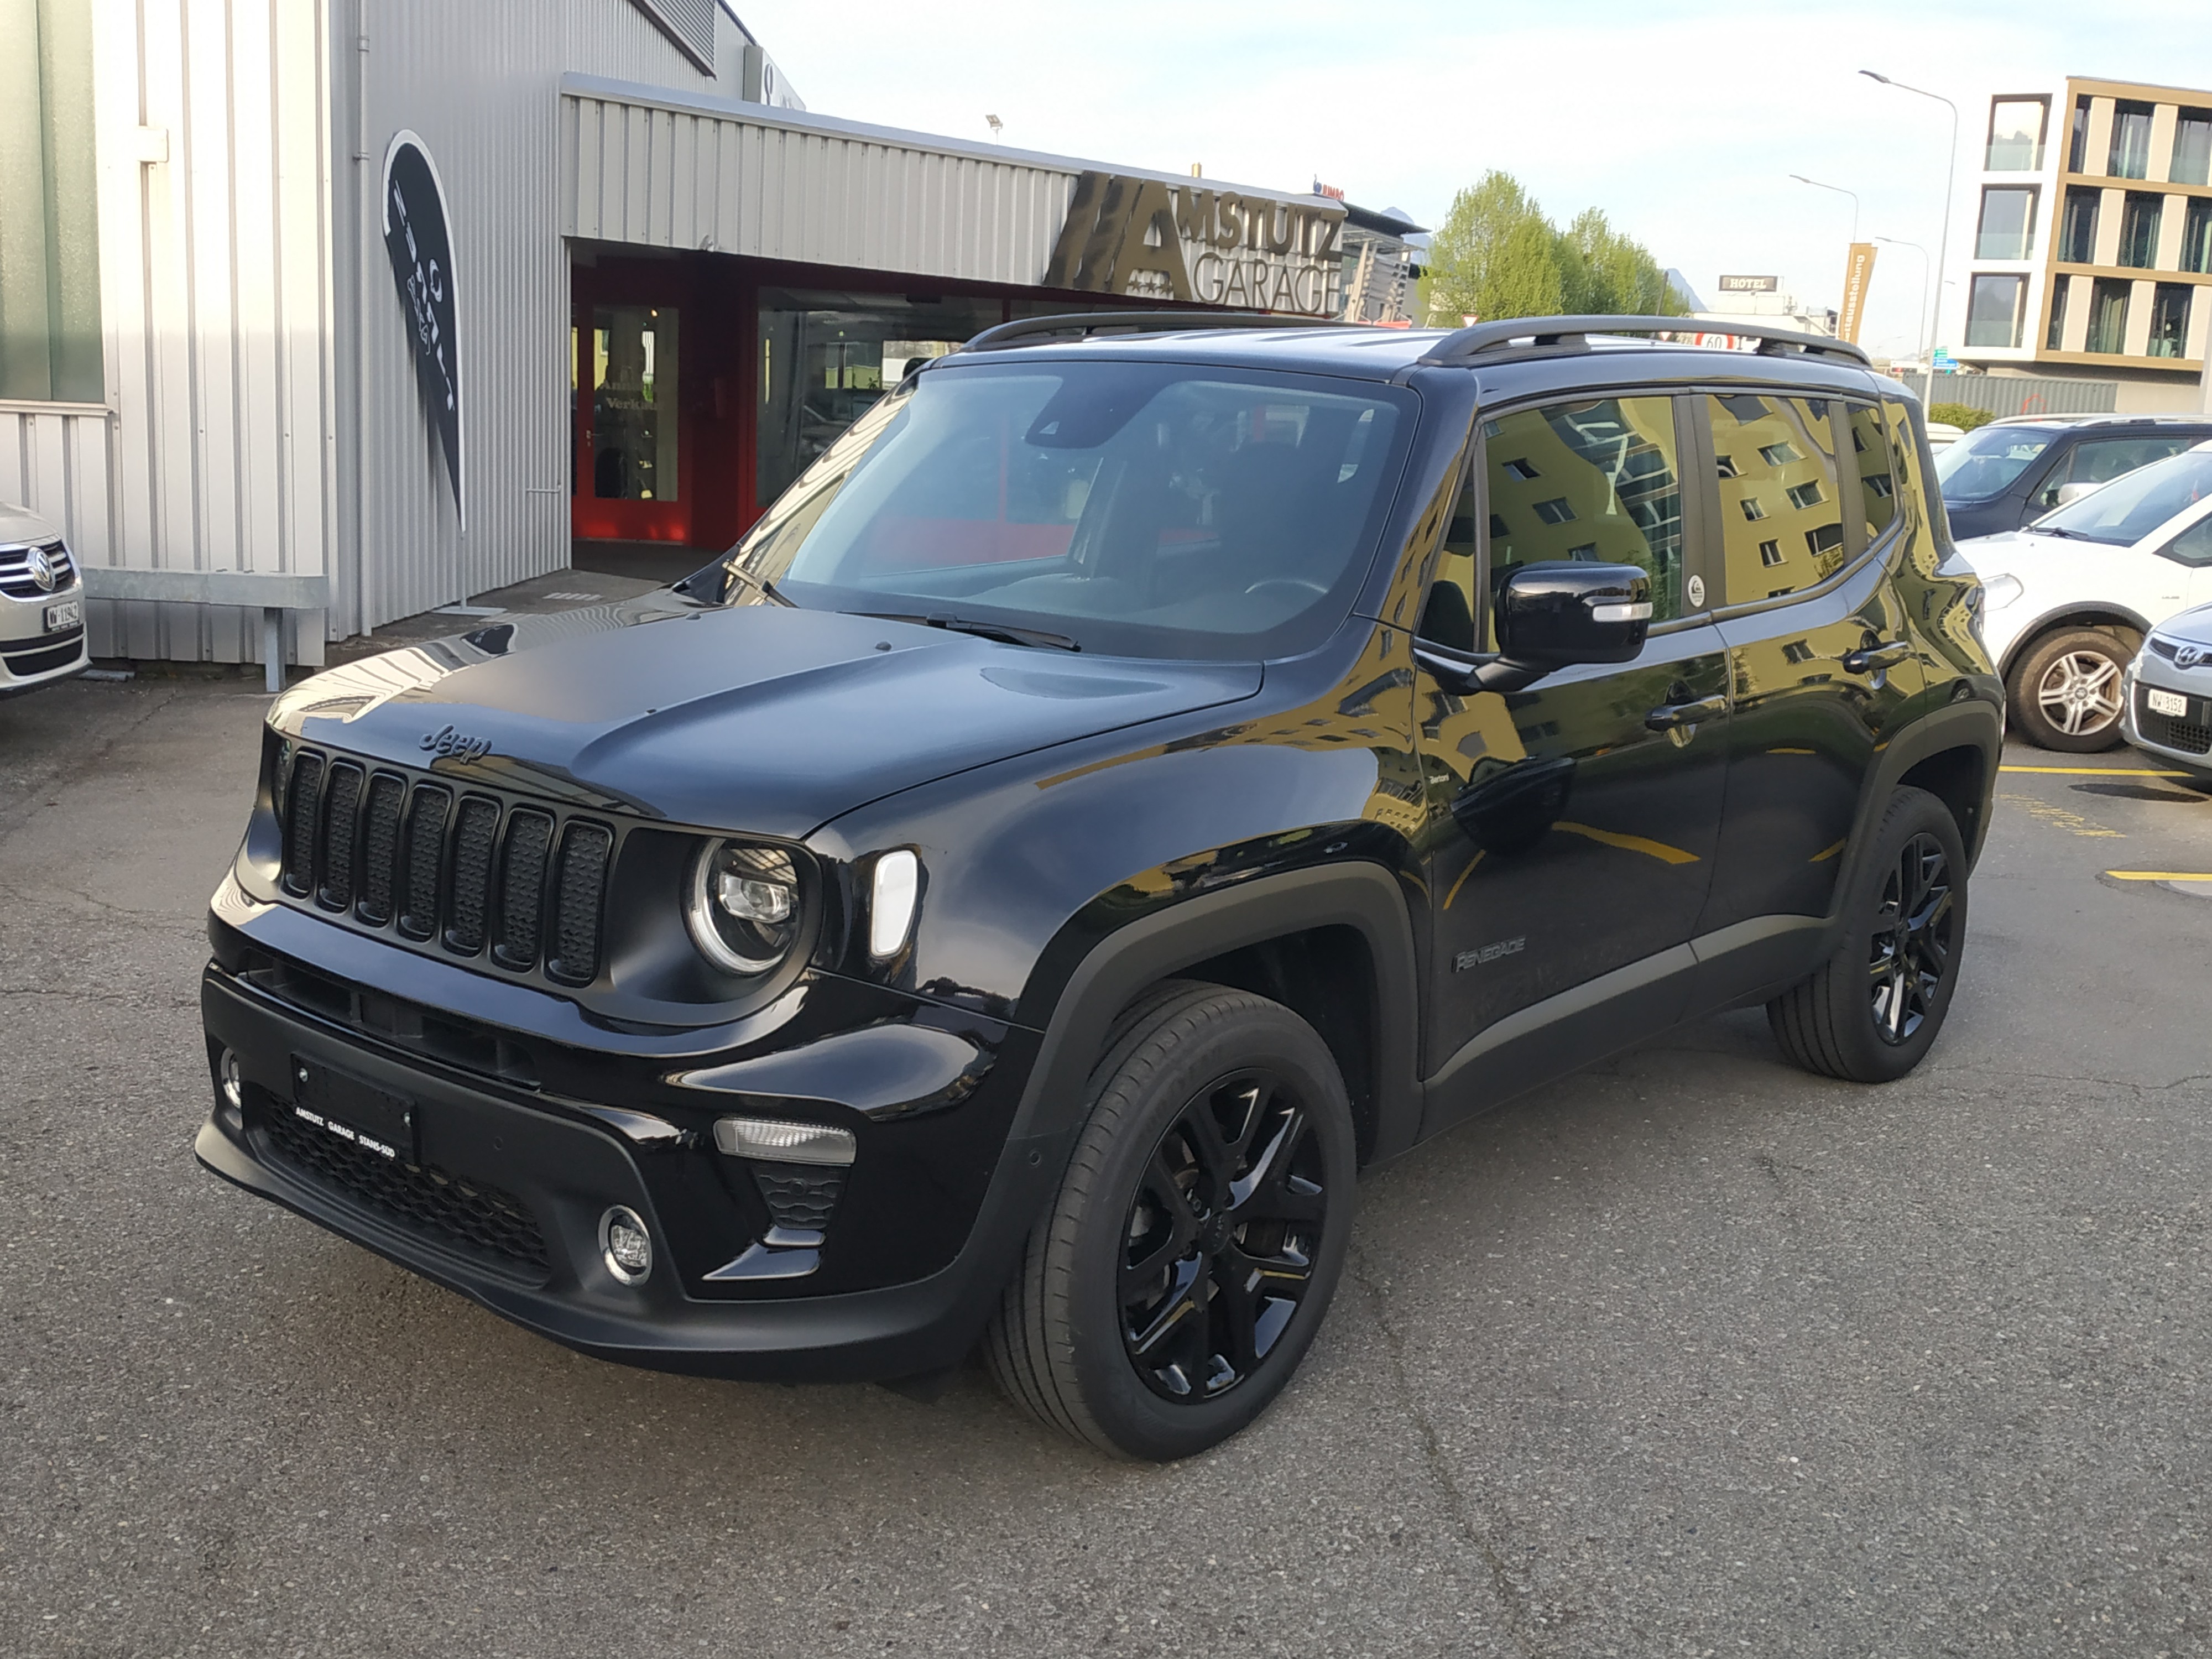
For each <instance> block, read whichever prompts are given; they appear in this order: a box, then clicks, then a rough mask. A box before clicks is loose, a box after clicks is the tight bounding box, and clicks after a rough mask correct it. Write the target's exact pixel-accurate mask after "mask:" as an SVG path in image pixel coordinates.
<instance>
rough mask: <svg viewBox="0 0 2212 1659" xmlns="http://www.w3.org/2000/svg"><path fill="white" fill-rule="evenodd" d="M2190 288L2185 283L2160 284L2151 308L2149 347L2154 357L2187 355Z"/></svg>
mask: <svg viewBox="0 0 2212 1659" xmlns="http://www.w3.org/2000/svg"><path fill="white" fill-rule="evenodd" d="M2189 288H2190V285H2189V284H2188V283H2160V284H2159V285H2158V290H2157V294H2156V296H2155V297H2154V299H2153V300H2152V301H2151V305H2150V343H2149V345H2148V347H2147V348H2146V349H2147V350H2148V352H2149V353H2150V355H2151V356H2154V357H2185V356H2188V355H2189Z"/></svg>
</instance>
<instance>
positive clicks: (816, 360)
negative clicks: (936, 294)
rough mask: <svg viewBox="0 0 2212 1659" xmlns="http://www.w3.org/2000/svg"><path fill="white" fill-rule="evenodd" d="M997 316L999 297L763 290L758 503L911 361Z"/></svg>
mask: <svg viewBox="0 0 2212 1659" xmlns="http://www.w3.org/2000/svg"><path fill="white" fill-rule="evenodd" d="M1003 316H1004V307H1003V303H1002V302H1001V301H998V300H987V299H969V298H967V297H964V296H956V297H950V298H944V299H936V298H924V297H921V296H920V295H896V294H851V293H837V292H829V291H824V290H814V289H776V288H764V289H762V290H761V294H760V365H759V369H760V379H759V393H760V428H759V430H760V435H759V443H758V447H757V461H758V471H757V474H756V490H757V498H758V500H759V501H760V502H761V504H762V505H763V506H766V505H767V504H768V503H769V502H771V501H774V500H775V498H776V497H777V496H778V495H781V494H782V493H783V492H784V490H785V489H787V488H788V487H789V486H790V484H791V483H792V481H793V479H795V478H796V477H799V474H800V473H802V472H804V471H805V470H806V469H807V468H808V467H809V466H811V465H813V463H814V461H815V459H816V458H817V457H818V456H820V455H821V453H823V451H824V450H826V449H828V448H829V444H830V441H832V440H833V439H835V438H836V435H838V434H839V433H841V432H842V431H843V430H844V429H845V428H847V427H848V426H850V425H851V424H852V423H853V422H854V421H856V420H858V419H859V418H860V416H862V415H864V414H866V412H867V411H868V410H870V409H872V407H874V405H875V403H876V400H877V399H878V398H881V397H882V396H883V395H884V392H887V391H889V390H890V388H891V387H893V386H896V385H897V384H898V383H899V379H900V377H901V376H902V374H905V372H906V370H907V368H908V365H909V364H910V363H912V362H913V361H914V360H915V358H917V357H941V356H944V355H945V353H946V352H949V351H951V350H953V349H955V348H957V347H958V346H959V345H961V344H963V343H965V342H966V341H968V340H969V339H970V338H972V337H975V335H977V334H979V333H981V331H983V330H985V329H987V328H993V327H995V326H996V325H998V324H999V323H1000V321H1001V320H1003Z"/></svg>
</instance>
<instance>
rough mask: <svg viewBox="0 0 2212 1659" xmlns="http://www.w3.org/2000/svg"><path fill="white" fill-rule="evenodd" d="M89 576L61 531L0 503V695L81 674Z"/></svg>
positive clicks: (87, 660)
mask: <svg viewBox="0 0 2212 1659" xmlns="http://www.w3.org/2000/svg"><path fill="white" fill-rule="evenodd" d="M91 661H92V656H91V653H90V650H89V648H88V644H87V641H86V639H85V633H84V580H83V578H82V577H81V576H79V575H78V574H77V570H76V560H75V559H73V558H71V557H70V550H69V549H68V548H67V547H66V546H64V544H63V542H62V532H60V531H58V530H57V529H56V528H55V527H54V526H52V524H50V523H48V522H47V521H46V520H44V519H42V518H40V516H39V515H38V514H37V513H32V512H28V511H26V510H25V509H24V508H22V507H11V506H9V504H8V503H7V502H5V501H0V697H5V696H13V695H14V694H15V693H16V692H18V691H28V690H33V688H35V687H38V686H41V685H46V684H51V683H52V682H53V681H55V680H65V679H67V678H69V677H70V675H72V674H81V673H82V672H83V671H85V669H86V668H87V667H88V666H89V665H90V664H91Z"/></svg>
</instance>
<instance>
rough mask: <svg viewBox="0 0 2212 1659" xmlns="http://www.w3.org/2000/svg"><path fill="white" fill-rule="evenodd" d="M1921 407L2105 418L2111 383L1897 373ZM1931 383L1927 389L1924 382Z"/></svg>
mask: <svg viewBox="0 0 2212 1659" xmlns="http://www.w3.org/2000/svg"><path fill="white" fill-rule="evenodd" d="M1898 378H1899V380H1903V381H1904V382H1905V385H1906V386H1909V387H1910V388H1911V391H1912V395H1913V396H1914V397H1916V398H1919V399H1920V400H1921V402H1923V403H1924V404H1966V407H1967V408H1969V409H1986V410H1989V411H1990V414H1992V415H2109V414H2111V413H2112V410H2114V409H2115V408H2116V407H2118V404H2117V401H2116V400H2117V398H2118V395H2119V390H2120V388H2119V385H2118V382H2117V381H2113V380H2062V379H2058V378H2056V377H2054V376H2051V375H2047V374H1937V375H1935V376H1933V377H1930V376H1929V375H1926V374H1901V375H1899V377H1898ZM1931 378H1932V379H1933V380H1935V383H1936V384H1935V386H1934V388H1933V389H1932V390H1931V389H1930V388H1929V380H1930V379H1931Z"/></svg>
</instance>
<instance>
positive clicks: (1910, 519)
mask: <svg viewBox="0 0 2212 1659" xmlns="http://www.w3.org/2000/svg"><path fill="white" fill-rule="evenodd" d="M1881 413H1882V424H1883V425H1884V426H1886V427H1887V428H1888V430H1889V465H1890V482H1891V483H1894V484H1895V485H1896V486H1897V495H1898V500H1899V503H1900V509H1899V510H1900V511H1902V512H1903V513H1905V522H1906V524H1907V525H1909V526H1919V525H1920V524H1921V523H1922V522H1923V520H1924V518H1925V503H1926V501H1927V500H1928V480H1927V478H1926V477H1924V476H1923V474H1922V472H1921V471H1920V441H1919V440H1918V439H1917V437H1915V436H1914V435H1913V431H1912V405H1911V404H1907V403H1902V402H1899V401H1896V400H1894V399H1887V398H1886V399H1884V400H1883V403H1882V405H1881Z"/></svg>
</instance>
